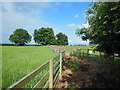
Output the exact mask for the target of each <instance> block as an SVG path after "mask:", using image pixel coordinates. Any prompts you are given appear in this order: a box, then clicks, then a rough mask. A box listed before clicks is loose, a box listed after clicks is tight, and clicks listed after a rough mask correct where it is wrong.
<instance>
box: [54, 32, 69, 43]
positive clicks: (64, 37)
mask: <svg viewBox="0 0 120 90" xmlns="http://www.w3.org/2000/svg"><path fill="white" fill-rule="evenodd" d="M56 37H57V45H68V37H67V35H65V34H63V33H58V34H57V35H56Z"/></svg>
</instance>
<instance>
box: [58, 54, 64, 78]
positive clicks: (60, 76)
mask: <svg viewBox="0 0 120 90" xmlns="http://www.w3.org/2000/svg"><path fill="white" fill-rule="evenodd" d="M62 53H63V52H60V74H59V78H60V79H61V78H62Z"/></svg>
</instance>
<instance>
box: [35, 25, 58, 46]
mask: <svg viewBox="0 0 120 90" xmlns="http://www.w3.org/2000/svg"><path fill="white" fill-rule="evenodd" d="M33 36H34V41H35V43H38V44H42V45H54V44H56V40H55V36H54V32H53V29H52V28H43V27H42V28H40V29H38V30H37V29H35V30H34V35H33Z"/></svg>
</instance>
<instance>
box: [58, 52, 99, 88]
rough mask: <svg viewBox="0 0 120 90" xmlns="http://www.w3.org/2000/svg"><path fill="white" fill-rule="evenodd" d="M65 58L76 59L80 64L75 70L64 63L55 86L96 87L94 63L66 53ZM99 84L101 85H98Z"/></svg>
mask: <svg viewBox="0 0 120 90" xmlns="http://www.w3.org/2000/svg"><path fill="white" fill-rule="evenodd" d="M66 60H69V61H70V60H76V61H77V63H78V64H79V65H81V66H80V68H78V69H77V70H76V71H73V70H71V68H70V67H69V66H68V65H67V64H64V66H63V70H62V79H60V80H59V83H58V84H57V86H56V87H57V88H93V87H97V84H98V83H97V84H96V83H95V81H96V74H97V72H98V70H97V68H96V64H95V63H90V62H88V61H87V60H84V59H82V58H80V59H78V58H77V57H74V56H69V54H68V55H66ZM99 86H101V85H99Z"/></svg>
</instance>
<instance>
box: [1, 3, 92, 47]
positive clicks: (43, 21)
mask: <svg viewBox="0 0 120 90" xmlns="http://www.w3.org/2000/svg"><path fill="white" fill-rule="evenodd" d="M89 4H90V2H4V3H2V5H0V8H2V10H0V15H2V43H11V42H10V41H9V40H8V38H9V36H10V35H11V34H12V33H13V31H14V30H15V29H18V28H23V29H25V30H27V31H28V32H29V33H30V35H31V36H33V32H34V30H35V29H39V28H41V27H50V28H53V30H54V33H55V34H57V33H59V32H62V33H64V34H66V35H67V36H68V38H69V44H86V45H88V43H89V41H82V39H81V38H80V37H77V36H76V35H75V32H76V28H81V27H88V23H87V22H86V19H85V16H86V14H85V10H86V9H87V8H88V6H89ZM0 43H1V42H0ZM30 43H31V44H34V40H33V38H32V41H31V42H30Z"/></svg>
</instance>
